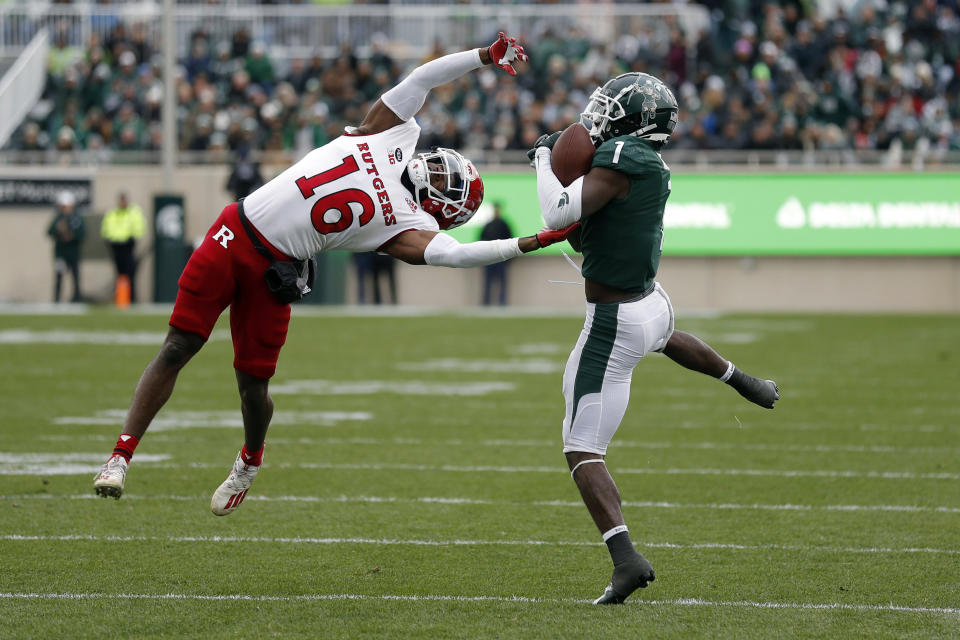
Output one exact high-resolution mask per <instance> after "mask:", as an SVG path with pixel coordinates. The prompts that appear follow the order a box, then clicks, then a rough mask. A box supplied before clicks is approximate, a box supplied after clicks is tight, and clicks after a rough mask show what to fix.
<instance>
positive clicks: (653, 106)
mask: <svg viewBox="0 0 960 640" xmlns="http://www.w3.org/2000/svg"><path fill="white" fill-rule="evenodd" d="M638 83H639V80H638ZM638 89H639V91H640V93H641V94H643V103H642V104H641V105H640V118H641V119H640V123H641V126H644V127H645V126H647V124H649V123H651V122H653V121H654V119H656V117H657V99H656V92H657V91H659V89H660V87H658V86H656V85H655V84H654V83H653V82H652V81H651V80H647V81H646V83H645V84H644V85H643V86H642V87H638Z"/></svg>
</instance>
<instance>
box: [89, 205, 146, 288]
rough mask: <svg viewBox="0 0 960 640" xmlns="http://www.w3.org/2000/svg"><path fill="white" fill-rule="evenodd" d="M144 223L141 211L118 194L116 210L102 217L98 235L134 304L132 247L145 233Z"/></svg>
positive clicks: (134, 268)
mask: <svg viewBox="0 0 960 640" xmlns="http://www.w3.org/2000/svg"><path fill="white" fill-rule="evenodd" d="M146 226H147V224H146V221H145V219H144V217H143V211H141V210H140V207H139V206H137V205H135V204H130V203H129V201H128V200H127V194H126V193H124V192H122V191H121V192H120V195H119V196H118V198H117V208H116V209H112V210H110V211H108V212H107V213H106V215H104V216H103V224H101V226H100V235H102V236H103V239H104V240H106V242H107V245H108V246H109V247H110V251H111V253H112V254H113V262H114V264H115V265H116V267H117V279H118V281H119V279H120V276H126V277H127V278H128V279H129V283H130V301H131V302H136V300H137V295H136V287H135V285H134V281H135V278H134V275H135V274H136V270H137V261H136V258H135V257H134V255H133V249H134V245H135V244H136V242H137V240H138V239H139V238H142V237H143V234H144V233H145V232H146Z"/></svg>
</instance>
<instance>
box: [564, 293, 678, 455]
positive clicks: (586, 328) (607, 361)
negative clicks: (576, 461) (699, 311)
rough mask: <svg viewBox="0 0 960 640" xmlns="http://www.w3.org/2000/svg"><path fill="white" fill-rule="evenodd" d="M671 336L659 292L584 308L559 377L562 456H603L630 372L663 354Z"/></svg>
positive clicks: (626, 396) (622, 408)
mask: <svg viewBox="0 0 960 640" xmlns="http://www.w3.org/2000/svg"><path fill="white" fill-rule="evenodd" d="M671 334H673V305H671V304H670V298H669V297H668V296H667V293H666V292H665V291H664V290H663V288H662V287H661V286H660V285H659V284H656V286H655V288H654V290H653V291H652V292H651V293H650V294H648V295H647V296H646V297H645V298H643V299H642V300H637V301H636V302H620V303H601V304H593V303H590V302H588V303H587V317H586V320H585V321H584V323H583V331H581V332H580V339H579V340H577V344H576V346H575V347H574V348H573V351H572V352H571V353H570V357H569V358H568V359H567V366H566V368H565V369H564V371H563V398H564V401H565V403H566V414H565V415H564V418H563V452H564V453H568V452H570V451H583V452H586V453H598V454H600V455H606V453H607V445H609V444H610V440H611V439H612V438H613V434H615V433H616V432H617V428H618V427H619V426H620V421H621V420H623V414H624V413H625V412H626V410H627V403H628V402H629V400H630V380H631V378H632V377H633V368H634V367H636V366H637V363H638V362H640V359H641V358H643V356H645V355H646V354H648V353H649V352H651V351H662V350H663V348H664V347H666V346H667V341H668V340H669V339H670V336H671Z"/></svg>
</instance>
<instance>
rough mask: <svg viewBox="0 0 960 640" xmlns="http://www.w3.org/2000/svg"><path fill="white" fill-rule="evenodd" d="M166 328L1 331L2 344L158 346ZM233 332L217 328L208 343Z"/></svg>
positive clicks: (21, 329) (228, 335)
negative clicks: (149, 329) (158, 329)
mask: <svg viewBox="0 0 960 640" xmlns="http://www.w3.org/2000/svg"><path fill="white" fill-rule="evenodd" d="M166 335H167V332H166V331H82V330H77V329H49V330H45V331H39V330H36V329H27V328H15V329H3V330H0V344H95V345H108V346H113V345H124V346H131V345H144V346H151V347H159V346H160V344H161V343H162V342H163V339H164V338H165V337H166ZM229 339H230V332H229V331H225V330H219V331H214V332H213V333H211V334H210V338H209V339H208V341H209V342H212V341H217V340H229Z"/></svg>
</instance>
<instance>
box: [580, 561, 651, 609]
mask: <svg viewBox="0 0 960 640" xmlns="http://www.w3.org/2000/svg"><path fill="white" fill-rule="evenodd" d="M655 579H656V575H655V574H654V572H653V567H652V566H651V565H650V563H649V562H648V561H647V559H646V558H644V557H643V556H642V555H640V554H639V553H638V554H637V557H636V558H634V560H633V561H632V562H629V563H626V564H622V565H620V566H618V567H614V568H613V576H612V577H611V578H610V584H609V585H607V588H606V589H604V591H603V595H602V596H600V597H599V598H597V599H596V600H594V601H593V604H623V601H624V600H626V599H627V597H628V596H629V595H630V594H631V593H633V592H634V591H636V590H637V589H644V588H646V586H647V585H648V584H650V583H651V582H653V581H654V580H655Z"/></svg>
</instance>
